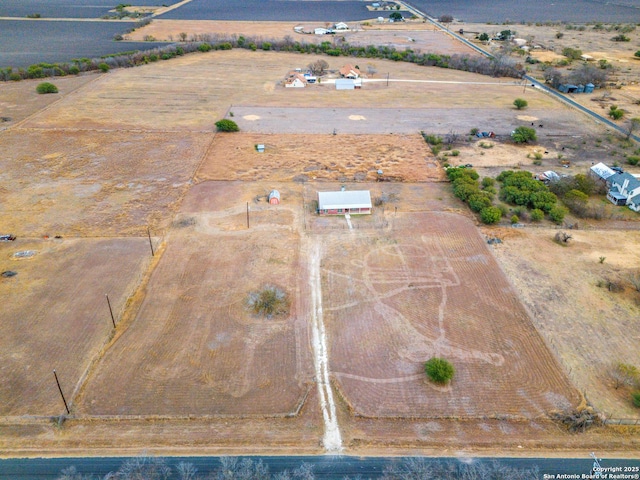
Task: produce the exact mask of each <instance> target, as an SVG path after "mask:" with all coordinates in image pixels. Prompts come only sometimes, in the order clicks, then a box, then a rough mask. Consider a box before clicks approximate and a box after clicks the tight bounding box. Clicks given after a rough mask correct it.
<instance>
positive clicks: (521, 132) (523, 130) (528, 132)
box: [511, 127, 538, 143]
mask: <svg viewBox="0 0 640 480" xmlns="http://www.w3.org/2000/svg"><path fill="white" fill-rule="evenodd" d="M511 138H513V141H514V142H516V143H528V142H535V141H536V140H537V139H538V137H537V136H536V130H535V129H534V128H531V127H517V128H516V129H515V130H514V131H513V132H511Z"/></svg>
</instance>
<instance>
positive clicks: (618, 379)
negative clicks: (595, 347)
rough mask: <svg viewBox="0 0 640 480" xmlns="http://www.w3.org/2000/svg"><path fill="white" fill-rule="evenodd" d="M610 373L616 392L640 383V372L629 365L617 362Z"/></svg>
mask: <svg viewBox="0 0 640 480" xmlns="http://www.w3.org/2000/svg"><path fill="white" fill-rule="evenodd" d="M609 371H610V376H611V378H612V379H613V382H614V384H613V387H614V388H615V389H616V390H617V389H618V388H620V387H622V386H634V385H636V384H637V383H638V381H640V371H639V370H638V369H637V368H636V367H635V366H634V365H630V364H628V363H623V362H616V363H615V364H613V365H612V366H611V368H610V370H609Z"/></svg>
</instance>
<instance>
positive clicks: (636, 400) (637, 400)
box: [631, 390, 640, 408]
mask: <svg viewBox="0 0 640 480" xmlns="http://www.w3.org/2000/svg"><path fill="white" fill-rule="evenodd" d="M631 401H632V402H633V406H634V407H637V408H640V390H638V391H637V392H633V393H632V394H631Z"/></svg>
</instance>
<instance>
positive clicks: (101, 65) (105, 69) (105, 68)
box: [98, 62, 109, 73]
mask: <svg viewBox="0 0 640 480" xmlns="http://www.w3.org/2000/svg"><path fill="white" fill-rule="evenodd" d="M98 68H99V69H100V71H101V72H102V73H107V72H108V71H109V65H107V64H106V63H104V62H102V63H99V64H98Z"/></svg>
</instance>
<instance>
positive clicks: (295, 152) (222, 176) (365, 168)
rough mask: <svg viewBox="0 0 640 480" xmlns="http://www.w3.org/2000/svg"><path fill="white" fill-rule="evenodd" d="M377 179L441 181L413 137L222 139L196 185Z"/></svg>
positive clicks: (420, 142)
mask: <svg viewBox="0 0 640 480" xmlns="http://www.w3.org/2000/svg"><path fill="white" fill-rule="evenodd" d="M259 143H260V144H264V145H265V151H264V152H262V153H258V151H257V150H256V148H255V145H257V144H259ZM221 158H223V159H224V161H222V162H221V161H220V159H221ZM378 170H382V172H383V175H382V176H380V175H378V173H377V171H378ZM378 177H382V178H387V179H394V180H396V181H403V182H424V181H431V180H443V179H444V172H443V170H442V168H441V167H440V166H439V165H438V163H437V162H436V161H435V158H434V157H433V154H432V153H431V151H430V150H429V148H428V146H427V145H426V143H425V141H424V140H423V139H422V137H421V136H420V135H418V134H415V135H274V134H270V135H257V134H231V135H228V134H227V135H216V138H215V140H214V141H213V144H212V148H211V149H210V150H209V152H208V154H207V157H206V158H205V159H204V161H203V163H202V165H201V166H200V168H199V169H198V173H197V176H196V180H197V181H203V180H229V179H238V180H242V181H261V180H271V181H277V182H282V181H298V182H302V181H308V180H319V181H320V180H334V181H349V182H362V181H368V182H371V181H375V180H376V178H378Z"/></svg>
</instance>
